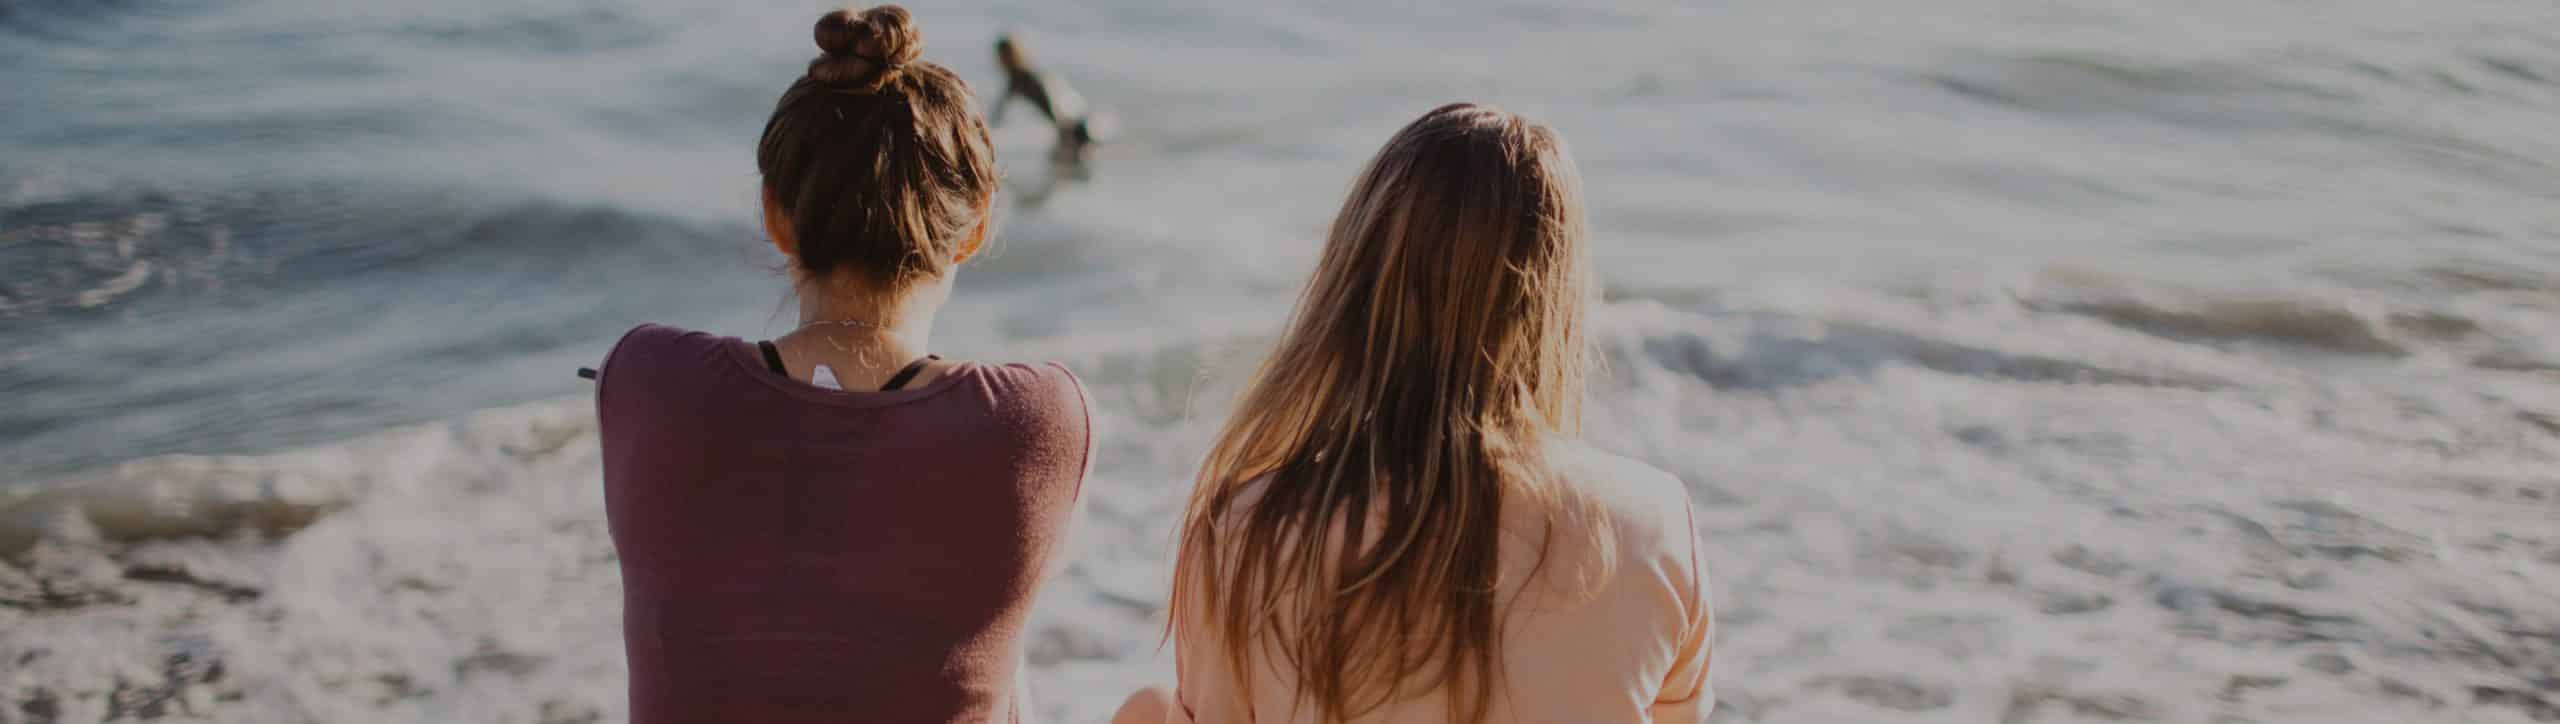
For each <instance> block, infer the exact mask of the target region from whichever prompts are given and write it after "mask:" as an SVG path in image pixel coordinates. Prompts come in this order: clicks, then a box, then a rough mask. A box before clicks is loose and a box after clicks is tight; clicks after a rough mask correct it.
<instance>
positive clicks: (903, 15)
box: [809, 5, 924, 91]
mask: <svg viewBox="0 0 2560 724" xmlns="http://www.w3.org/2000/svg"><path fill="white" fill-rule="evenodd" d="M814 34H815V35H816V36H817V40H818V51H819V52H820V53H823V55H820V56H818V59H817V60H813V61H809V78H810V79H811V80H815V81H818V82H821V83H834V84H840V85H850V86H855V87H858V88H860V89H862V90H869V91H877V90H879V89H881V88H883V87H886V86H888V85H889V83H890V82H892V81H895V80H897V79H898V75H899V73H900V72H902V71H904V70H905V69H906V66H907V64H908V63H912V62H915V60H916V58H917V57H919V56H922V55H924V36H923V35H922V34H920V33H917V32H916V27H915V23H914V21H913V18H911V17H910V16H909V15H907V9H906V8H902V7H898V6H896V5H882V6H879V7H876V8H872V9H869V10H863V11H859V12H856V11H853V10H838V11H835V12H831V13H827V14H826V16H825V17H821V18H818V25H817V28H816V29H815V31H814Z"/></svg>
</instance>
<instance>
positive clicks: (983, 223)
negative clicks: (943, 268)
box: [951, 196, 996, 265]
mask: <svg viewBox="0 0 2560 724" xmlns="http://www.w3.org/2000/svg"><path fill="white" fill-rule="evenodd" d="M995 202H996V199H995V197H994V196H988V197H987V200H985V201H982V202H979V203H978V229H977V230H976V231H972V232H969V240H968V241H964V242H961V243H960V252H959V253H957V254H953V255H951V263H952V264H955V265H956V264H959V263H961V262H965V261H968V260H969V257H973V256H977V255H978V250H980V249H984V248H987V233H988V230H989V229H991V228H993V227H994V226H995V216H994V215H993V214H989V213H987V212H988V211H989V210H990V209H992V208H994V206H995Z"/></svg>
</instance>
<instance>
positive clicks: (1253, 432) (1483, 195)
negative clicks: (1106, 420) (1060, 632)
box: [1173, 103, 1593, 721]
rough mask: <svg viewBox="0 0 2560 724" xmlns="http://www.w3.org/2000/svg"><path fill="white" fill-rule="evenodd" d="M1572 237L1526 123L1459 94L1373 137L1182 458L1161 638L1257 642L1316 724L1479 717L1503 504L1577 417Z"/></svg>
mask: <svg viewBox="0 0 2560 724" xmlns="http://www.w3.org/2000/svg"><path fill="white" fill-rule="evenodd" d="M1587 236H1588V232H1587V230H1586V226H1585V222H1584V219H1583V209H1582V199H1581V191H1580V182H1579V180H1578V178H1577V175H1576V172H1575V170H1574V167H1573V163H1572V161H1571V159H1570V158H1569V157H1568V156H1567V154H1566V153H1565V150H1564V147H1563V144H1562V142H1561V140H1559V138H1558V137H1557V136H1556V134H1555V132H1554V131H1552V130H1549V129H1547V128H1546V127H1544V126H1540V125H1537V124H1534V123H1531V122H1529V121H1528V120H1526V119H1523V118H1521V117H1520V116H1517V115H1514V114H1510V113H1505V112H1502V111H1498V110H1494V109H1490V108H1485V107H1481V106H1475V105H1471V104H1463V103H1461V104H1455V105H1449V106H1444V107H1441V108H1439V109H1437V110H1434V111H1432V112H1430V113H1429V114H1426V115H1424V116H1423V117H1422V118H1421V119H1420V120H1416V121H1414V122H1413V123H1412V124H1411V125H1408V126H1406V127H1405V128H1404V130H1402V131H1400V132H1398V133H1397V134H1396V136H1395V138H1394V139H1392V140H1389V141H1388V142H1387V145H1386V148H1385V149H1383V150H1381V151H1379V153H1378V156H1377V158H1376V159H1374V160H1371V161H1370V162H1369V166H1368V168H1367V169H1366V170H1364V171H1363V172H1362V173H1361V175H1360V178H1359V180H1358V182H1357V183H1355V184H1354V185H1353V187H1352V189H1351V194H1350V198H1349V199H1348V200H1347V201H1345V202H1344V204H1343V207H1342V212H1341V214H1340V215H1339V216H1338V217H1336V218H1335V220H1334V224H1333V229H1332V233H1331V238H1329V239H1328V240H1327V241H1326V244H1325V249H1324V254H1323V257H1322V259H1321V261H1319V262H1318V263H1317V267H1316V272H1315V276H1314V278H1313V279H1312V280H1310V281H1309V282H1308V284H1307V287H1306V290H1305V292H1304V293H1303V296H1302V297H1301V298H1300V299H1299V302H1298V308H1297V311H1296V313H1295V315H1294V317H1293V319H1292V321H1291V322H1290V325H1289V328H1288V330H1287V331H1286V332H1285V333H1284V334H1283V335H1282V336H1281V338H1280V340H1279V342H1278V346H1277V349H1276V350H1275V351H1274V352H1273V353H1272V355H1271V357H1270V358H1269V359H1268V360H1267V361H1265V362H1264V363H1263V365H1262V368H1261V369H1260V371H1259V372H1257V373H1256V375H1255V377H1254V379H1253V381H1252V383H1251V384H1250V385H1248V386H1247V387H1246V389H1245V391H1244V393H1243V395H1242V396H1241V397H1240V398H1239V400H1238V404H1237V407H1236V410H1235V412H1234V414H1233V415H1232V416H1231V417H1229V418H1228V420H1227V423H1226V426H1225V427H1224V428H1223V429H1222V430H1221V432H1220V433H1219V436H1218V438H1217V443H1216V444H1215V446H1214V447H1212V448H1211V450H1210V452H1209V455H1208V459H1207V461H1206V462H1205V463H1204V464H1203V465H1202V467H1201V470H1200V477H1199V480H1198V481H1197V485H1196V487H1195V488H1194V490H1193V492H1192V495H1191V502H1190V506H1189V509H1188V511H1187V512H1186V513H1185V519H1184V521H1183V527H1182V541H1181V544H1180V549H1179V552H1178V554H1177V558H1176V561H1175V564H1174V571H1175V573H1174V577H1175V580H1174V602H1173V605H1174V607H1175V608H1174V610H1175V611H1177V612H1183V611H1191V612H1198V615H1197V616H1196V620H1192V621H1189V622H1188V625H1189V626H1191V627H1192V628H1191V629H1189V630H1184V631H1180V632H1177V633H1176V635H1182V636H1192V635H1205V636H1206V637H1207V640H1213V641H1217V642H1219V643H1220V644H1221V648H1222V649H1223V653H1224V654H1225V655H1226V657H1227V658H1228V660H1229V662H1230V663H1231V667H1230V669H1231V670H1232V671H1234V672H1237V673H1238V674H1239V675H1240V676H1241V675H1242V672H1246V671H1250V670H1251V668H1249V667H1251V666H1252V665H1253V662H1254V660H1255V659H1256V657H1257V653H1258V652H1267V654H1269V655H1272V656H1273V657H1275V658H1276V660H1274V661H1273V663H1274V665H1280V666H1285V667H1286V668H1287V672H1286V673H1291V674H1294V680H1295V682H1296V686H1297V691H1296V692H1295V696H1296V697H1298V698H1297V699H1295V701H1300V702H1308V701H1312V702H1313V703H1314V705H1315V706H1316V707H1317V708H1318V711H1317V713H1318V714H1319V718H1320V720H1323V721H1339V720H1348V719H1351V718H1353V717H1356V716H1359V715H1361V714H1364V713H1367V712H1370V711H1373V710H1375V709H1377V708H1378V707H1380V706H1385V705H1387V704H1390V703H1392V702H1394V701H1397V700H1398V699H1400V698H1402V697H1405V696H1409V695H1412V694H1416V693H1420V692H1425V691H1430V690H1433V689H1435V688H1440V689H1445V691H1446V692H1447V694H1448V703H1449V712H1450V716H1451V717H1452V718H1453V719H1454V720H1456V721H1474V720H1478V719H1480V718H1481V717H1482V716H1484V715H1485V713H1486V712H1487V711H1489V709H1490V707H1491V705H1492V701H1493V697H1494V694H1495V692H1496V691H1497V690H1498V689H1499V688H1500V687H1501V686H1502V673H1501V665H1500V662H1501V656H1500V654H1501V647H1502V641H1501V638H1500V633H1501V632H1500V628H1501V620H1500V618H1501V617H1500V614H1498V613H1497V608H1498V607H1497V603H1499V602H1497V601H1496V600H1495V598H1496V596H1497V593H1496V591H1497V589H1498V588H1500V583H1501V581H1500V577H1501V573H1502V568H1501V562H1500V560H1499V557H1498V555H1497V553H1498V551H1499V549H1500V542H1501V538H1502V531H1501V525H1502V520H1503V518H1502V515H1503V508H1504V506H1505V504H1506V503H1521V502H1527V501H1532V500H1536V499H1538V498H1550V497H1555V496H1560V495H1561V494H1562V493H1561V491H1557V490H1555V489H1553V487H1554V483H1553V482H1552V481H1551V480H1550V478H1549V476H1547V475H1545V474H1544V473H1543V472H1542V471H1543V466H1542V465H1541V460H1540V459H1539V452H1538V450H1539V447H1540V445H1539V442H1540V440H1541V439H1543V438H1546V437H1549V436H1552V435H1560V434H1561V435H1570V434H1574V433H1575V432H1577V428H1578V426H1579V425H1578V423H1579V416H1580V409H1579V408H1580V401H1581V398H1582V383H1583V376H1584V374H1585V370H1586V368H1587V367H1588V366H1589V364H1590V357H1589V353H1588V350H1587V347H1586V346H1585V343H1584V341H1583V326H1584V316H1585V313H1586V310H1585V307H1586V306H1587V304H1588V300H1589V298H1590V297H1591V296H1592V289H1593V282H1592V280H1591V271H1590V268H1589V267H1590V262H1589V260H1588V258H1587V251H1586V249H1585V247H1586V245H1587V243H1586V242H1587ZM1247 491H1253V492H1252V494H1247ZM1550 521H1552V518H1550ZM1553 529H1554V528H1553V527H1552V526H1550V527H1549V530H1550V531H1552V530H1553ZM1550 535H1551V533H1550ZM1544 542H1546V541H1542V546H1541V549H1540V550H1541V556H1540V561H1541V564H1543V559H1544V556H1543V551H1544V545H1543V543H1544ZM1532 575H1535V569H1534V567H1533V569H1532ZM1177 616H1179V614H1177Z"/></svg>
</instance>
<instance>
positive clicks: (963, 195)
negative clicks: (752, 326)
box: [756, 5, 996, 289]
mask: <svg viewBox="0 0 2560 724" xmlns="http://www.w3.org/2000/svg"><path fill="white" fill-rule="evenodd" d="M815 34H816V36H817V41H818V49H819V50H820V51H822V54H821V55H819V56H818V58H817V59H816V60H812V61H809V71H808V73H807V74H805V75H802V76H801V77H800V79H799V80H798V81H795V82H793V83H792V84H791V88H790V89H789V90H786V91H783V93H782V100H781V101H780V102H778V103H776V104H774V109H773V118H772V119H771V120H768V121H766V122H765V126H764V137H763V139H762V140H761V141H759V142H758V143H757V145H756V170H757V171H758V172H760V173H762V174H763V175H764V188H765V194H766V199H767V201H766V209H767V213H768V214H773V215H776V216H780V217H781V219H778V220H783V221H788V223H789V230H790V234H791V236H792V238H793V240H794V241H795V242H796V247H797V248H796V249H795V250H794V251H795V256H796V258H795V259H794V262H795V263H796V265H797V266H798V267H799V269H800V271H801V272H803V273H805V274H808V275H810V276H812V277H817V278H825V277H827V276H829V275H831V274H834V273H836V272H838V271H840V270H846V271H851V272H853V273H855V274H857V275H858V276H859V277H861V278H863V279H864V280H865V281H868V282H870V283H872V284H874V285H877V286H878V287H879V288H882V289H895V288H898V287H899V286H901V285H903V284H904V283H906V282H908V281H911V280H914V279H916V278H918V277H920V276H939V275H941V274H943V273H944V272H946V271H948V270H949V268H950V266H951V265H952V264H953V263H954V260H955V259H957V258H959V257H960V256H961V255H963V253H964V252H966V251H968V250H970V249H972V248H974V246H975V245H976V244H978V243H979V242H981V241H984V238H983V234H984V233H985V223H984V222H985V220H986V215H987V206H988V202H989V200H991V199H992V198H993V197H994V195H995V190H996V170H995V154H994V151H993V149H992V144H991V142H990V141H989V140H988V137H987V122H986V119H984V118H982V117H980V116H979V115H978V109H977V101H976V99H975V98H973V97H972V96H971V95H970V93H969V86H968V84H966V83H962V82H961V81H960V76H958V75H956V74H953V73H952V72H951V71H950V70H949V69H946V68H943V67H942V66H940V65H935V64H933V63H930V62H925V61H922V60H920V59H919V57H920V56H921V55H922V53H923V51H924V38H923V36H922V35H919V34H918V33H917V32H916V29H915V26H914V24H913V23H912V22H910V21H909V18H908V15H907V10H906V8H902V7H898V6H896V5H883V6H880V7H876V8H872V9H870V10H864V11H861V12H859V13H856V12H853V11H850V10H838V11H835V12H832V13H828V14H827V15H826V17H822V18H819V19H818V24H817V28H816V31H815ZM769 221H774V220H769Z"/></svg>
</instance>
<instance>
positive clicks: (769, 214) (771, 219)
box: [763, 186, 800, 259]
mask: <svg viewBox="0 0 2560 724" xmlns="http://www.w3.org/2000/svg"><path fill="white" fill-rule="evenodd" d="M763 196H764V235H765V239H766V240H767V241H771V242H773V248H774V250H775V251H780V252H782V255H783V256H786V257H790V258H793V259H798V258H800V241H799V240H798V239H793V238H791V219H790V215H789V214H785V213H783V212H782V202H780V201H777V200H775V199H774V198H773V187H771V186H767V187H765V189H764V193H763Z"/></svg>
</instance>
